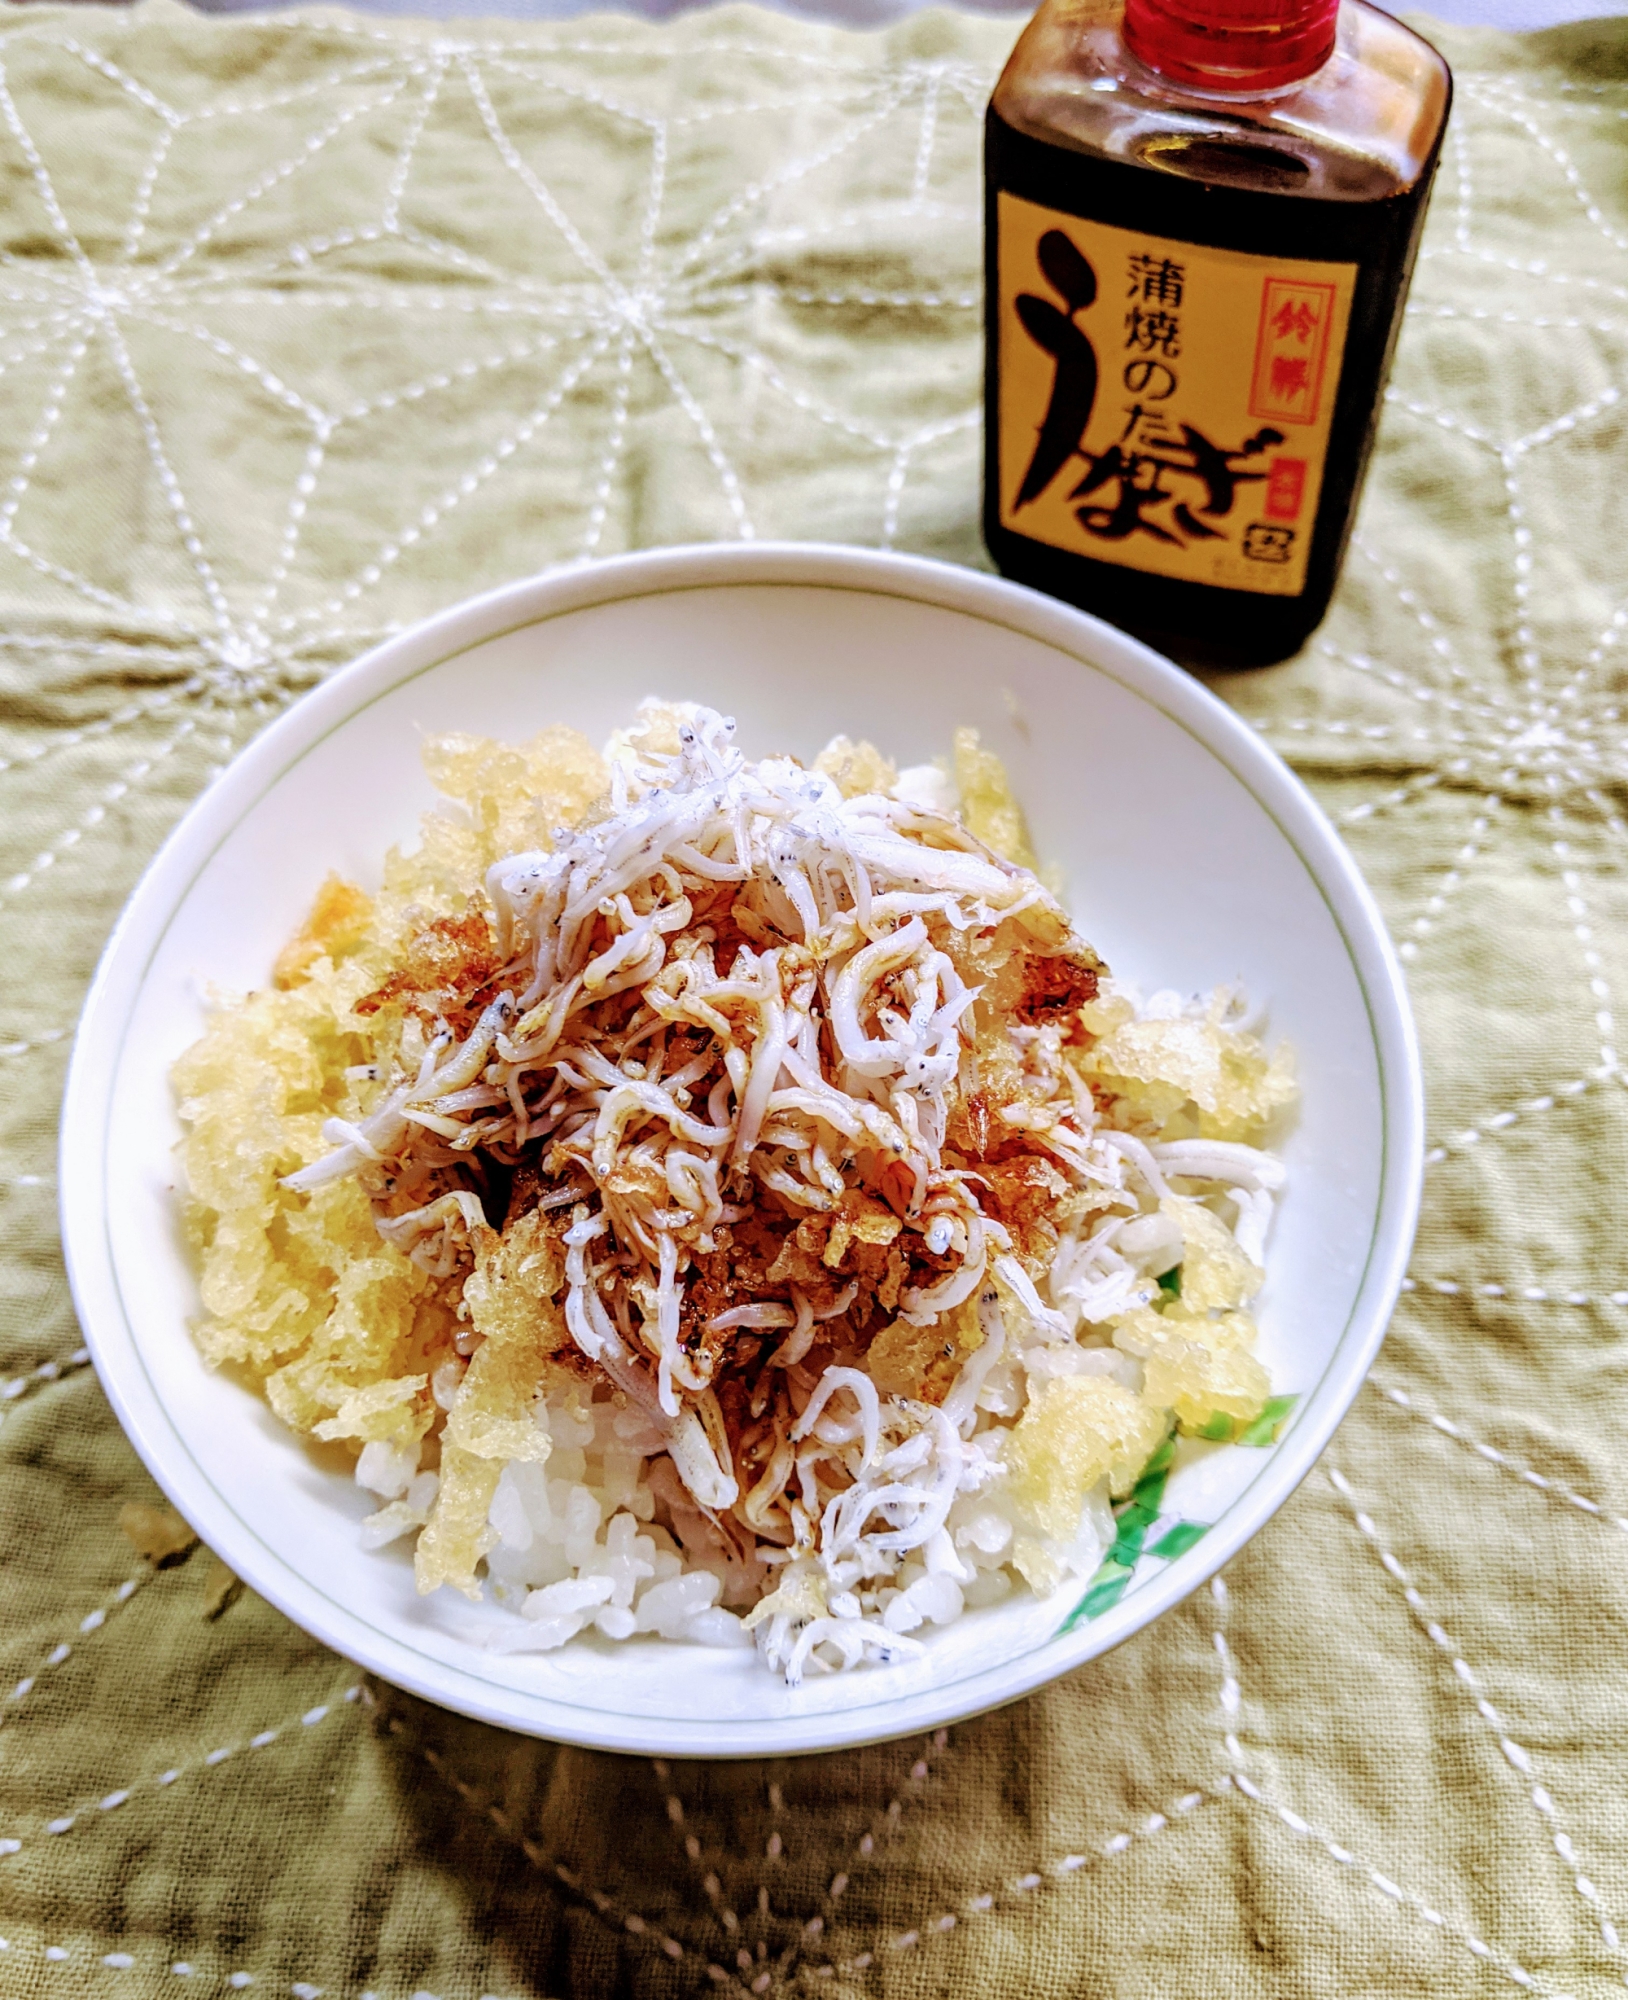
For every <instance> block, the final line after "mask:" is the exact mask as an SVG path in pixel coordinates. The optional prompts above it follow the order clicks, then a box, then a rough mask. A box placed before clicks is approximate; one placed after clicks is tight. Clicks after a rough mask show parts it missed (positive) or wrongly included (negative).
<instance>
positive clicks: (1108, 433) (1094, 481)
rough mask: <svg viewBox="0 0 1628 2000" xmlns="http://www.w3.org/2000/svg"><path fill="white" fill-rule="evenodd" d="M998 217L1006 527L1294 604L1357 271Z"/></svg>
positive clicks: (1035, 206)
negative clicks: (1292, 601) (1253, 591)
mask: <svg viewBox="0 0 1628 2000" xmlns="http://www.w3.org/2000/svg"><path fill="white" fill-rule="evenodd" d="M997 227H998V229H999V243H998V248H997V259H996V265H997V271H998V285H999V294H1000V296H999V299H998V301H992V304H994V305H995V306H996V309H997V310H998V312H999V316H1000V317H999V366H998V378H997V379H998V381H999V385H1000V387H999V395H1000V411H999V424H998V437H999V460H1000V462H999V465H998V467H997V468H995V471H996V476H997V477H998V478H999V482H1000V518H1001V523H1002V525H1003V526H1004V527H1007V528H1010V529H1012V530H1013V531H1014V532H1016V533H1017V534H1021V535H1028V536H1030V537H1031V538H1032V539H1033V540H1035V541H1038V542H1046V543H1048V544H1050V546H1051V547H1053V548H1058V549H1066V550H1068V551H1070V552H1071V553H1073V554H1076V555H1083V556H1093V557H1095V558H1096V560H1097V561H1099V562H1110V563H1119V564H1122V565H1124V566H1125V567H1126V568H1129V569H1138V570H1146V571H1149V572H1150V573H1152V574H1153V575H1155V576H1172V577H1182V578H1184V579H1186V580H1188V581H1190V582H1193V583H1208V584H1219V585H1221V586H1222V587H1224V588H1226V589H1229V590H1255V591H1262V592H1265V593H1266V594H1267V595H1269V596H1273V597H1294V596H1297V595H1298V594H1299V592H1300V591H1301V590H1302V589H1303V588H1304V586H1305V581H1306V558H1307V553H1308V550H1309V546H1310V542H1311V530H1312V524H1313V522H1314V521H1315V519H1316V517H1317V503H1318V499H1319V497H1320V495H1321V493H1322V487H1323V465H1324V460H1325V458H1326V456H1327V452H1328V435H1329V427H1330V424H1331V423H1332V421H1333V415H1334V399H1335V392H1336V390H1337V389H1338V387H1339V380H1340V363H1341V360H1342V358H1343V356H1344V352H1345V336H1346V327H1347V324H1348V323H1349V320H1350V316H1351V297H1352V293H1353V291H1354V289H1355V286H1356V277H1357V267H1356V265H1355V264H1322V263H1313V262H1308V261H1302V260H1300V259H1284V258H1278V257H1260V256H1255V255H1252V254H1249V253H1247V252H1244V251H1237V250H1215V249H1211V248H1209V247H1208V246H1207V245H1204V244H1198V243H1177V242H1172V241H1170V240H1168V239H1166V238H1164V237H1158V236H1148V235H1145V234H1143V233H1141V232H1139V231H1137V230H1132V229H1119V228H1116V227H1114V226H1112V225H1111V224H1108V223H1105V222H1091V221H1087V220H1085V219H1084V218H1083V217H1080V216H1077V215H1065V214H1063V213H1061V211H1059V210H1057V209H1052V208H1045V207H1042V206H1041V205H1040V204H1039V203H1038V202H1032V201H1025V200H1024V199H1022V197H1021V196H1018V195H1013V194H1007V193H1005V192H1002V193H1001V195H1000V196H999V202H998V208H997Z"/></svg>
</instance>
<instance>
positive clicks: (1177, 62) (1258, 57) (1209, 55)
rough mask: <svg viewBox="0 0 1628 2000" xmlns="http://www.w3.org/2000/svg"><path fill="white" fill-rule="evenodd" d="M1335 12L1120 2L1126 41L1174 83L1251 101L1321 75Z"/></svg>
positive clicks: (1330, 6)
mask: <svg viewBox="0 0 1628 2000" xmlns="http://www.w3.org/2000/svg"><path fill="white" fill-rule="evenodd" d="M1339 10H1340V9H1339V0H1125V24H1124V35H1125V42H1126V45H1127V47H1128V48H1129V49H1130V51H1131V53H1132V55H1134V56H1135V57H1136V58H1137V59H1138V60H1139V61H1140V62H1144V63H1146V64H1147V66H1148V68H1149V69H1151V70H1155V71H1157V73H1158V74H1159V75H1160V76H1162V77H1166V78H1168V79H1169V81H1170V82H1172V83H1179V84H1185V85H1187V86H1188V87H1189V88H1192V89H1195V90H1203V91H1217V92H1221V93H1223V94H1237V95H1255V94H1258V93H1260V92H1263V91H1270V90H1277V89H1281V88H1282V87H1283V86H1284V85H1286V84H1291V83H1298V82H1299V81H1300V80H1301V78H1302V77H1307V76H1310V75H1311V74H1312V72H1313V71H1314V70H1318V69H1321V68H1322V66H1323V64H1324V63H1325V62H1327V61H1328V59H1329V56H1330V55H1331V54H1332V53H1333V51H1334V37H1335V31H1336V26H1337V23H1338V17H1339Z"/></svg>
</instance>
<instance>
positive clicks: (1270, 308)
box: [1249, 278, 1334, 424]
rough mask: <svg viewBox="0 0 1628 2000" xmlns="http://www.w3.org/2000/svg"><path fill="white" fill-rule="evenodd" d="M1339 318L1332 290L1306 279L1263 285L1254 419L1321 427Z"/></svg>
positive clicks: (1252, 396) (1270, 281) (1251, 405)
mask: <svg viewBox="0 0 1628 2000" xmlns="http://www.w3.org/2000/svg"><path fill="white" fill-rule="evenodd" d="M1333 319H1334V287H1333V286H1332V285H1318V284H1311V283H1308V282H1307V281H1306V280H1304V279H1301V278H1267V279H1265V280H1264V281H1263V283H1262V285H1261V319H1260V329H1259V331H1258V332H1257V334H1256V335H1255V369H1254V374H1253V377H1252V379H1251V383H1250V393H1249V413H1250V415H1251V416H1254V417H1270V418H1272V419H1273V420H1274V421H1275V422H1277V423H1282V424H1314V423H1316V421H1317V412H1318V408H1319V405H1320V404H1321V401H1322V395H1323V365H1324V362H1325V361H1326V360H1327V357H1328V336H1329V329H1330V326H1331V325H1332V323H1333Z"/></svg>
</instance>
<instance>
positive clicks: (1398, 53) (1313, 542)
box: [984, 0, 1452, 666]
mask: <svg viewBox="0 0 1628 2000" xmlns="http://www.w3.org/2000/svg"><path fill="white" fill-rule="evenodd" d="M1451 97H1452V77H1451V75H1450V73H1449V71H1448V68H1447V65H1446V63H1445V62H1443V60H1442V59H1441V57H1440V56H1439V55H1438V54H1437V53H1436V51H1435V50H1434V49H1433V48H1431V46H1430V45H1429V43H1428V42H1425V41H1423V40H1421V39H1420V37H1419V36H1418V35H1416V34H1414V33H1412V32H1411V31H1410V30H1409V29H1407V28H1404V27H1403V26H1402V25H1401V24H1400V23H1399V22H1397V21H1394V20H1392V19H1391V18H1390V16H1389V15H1387V14H1383V13H1381V12H1380V11H1379V10H1378V9H1377V8H1375V7H1371V6H1369V5H1367V4H1366V0H1043V4H1042V6H1041V8H1040V11H1039V12H1038V13H1037V14H1036V15H1035V17H1034V19H1033V20H1032V21H1031V22H1030V23H1029V26H1028V27H1027V28H1026V29H1025V30H1024V32H1023V35H1022V36H1021V38H1020V39H1019V41H1018V44H1017V47H1016V48H1015V49H1014V50H1013V52H1012V57H1011V60H1010V61H1009V62H1008V63H1007V65H1006V69H1005V71H1004V73H1003V74H1002V76H1001V79H1000V82H999V83H998V84H997V85H996V88H995V94H994V96H993V98H992V99H991V100H990V105H989V113H988V119H987V123H986V128H985V155H984V179H985V197H986V209H985V225H984V228H985V235H984V258H985V273H984V275H985V323H986V342H987V347H986V361H985V384H984V406H985V441H984V539H985V541H986V542H987V544H988V546H989V552H990V554H991V555H992V556H993V557H994V559H995V562H996V564H997V566H998V567H999V568H1000V569H1001V571H1002V572H1003V573H1004V574H1005V575H1007V576H1010V577H1015V578H1017V579H1018V580H1019V581H1021V582H1024V583H1029V584H1033V585H1034V586H1036V587H1037V588H1038V589H1041V590H1045V591H1049V592H1051V593H1052V595H1054V596H1056V597H1062V598H1066V599H1067V600H1068V601H1069V602H1070V603H1073V604H1078V605H1081V606H1083V607H1084V608H1085V609H1087V610H1090V611H1095V612H1098V613H1100V614H1101V615H1102V616H1104V617H1106V618H1109V619H1111V620H1113V621H1114V622H1115V623H1116V624H1119V625H1122V626H1124V627H1126V628H1127V629H1129V630H1131V631H1134V632H1137V633H1139V634H1141V635H1143V636H1144V637H1146V638H1148V639H1149V640H1151V641H1152V642H1153V643H1155V644H1157V645H1161V646H1163V647H1164V648H1165V649H1166V650H1167V651H1171V652H1174V653H1175V654H1176V655H1177V657H1179V658H1185V659H1188V660H1193V661H1206V662H1212V663H1215V664H1223V665H1237V666H1254V665H1263V664H1265V663H1267V662H1268V661H1272V660H1280V659H1283V658H1285V657H1286V656H1287V655H1288V654H1290V653H1292V652H1294V651H1295V650H1296V648H1297V647H1298V646H1299V645H1300V644H1301V643H1302V642H1303V641H1304V640H1305V638H1306V637H1307V635H1308V634H1309V633H1310V632H1311V631H1312V629H1313V627H1315V626H1316V625H1317V623H1318V621H1319V620H1320V619H1321V618H1322V616H1323V613H1324V612H1325V611H1326V610H1327V608H1328V602H1329V598H1330V596H1331V595H1332V594H1333V590H1334V584H1335V580H1336V578H1337V576H1338V574H1339V568H1340V561H1341V557H1342V556H1343V554H1344V550H1345V543H1346V538H1347V535H1348V533H1349V531H1350V526H1351V517H1352V514H1353V512H1354V510H1355V507H1356V501H1357V495H1358V492H1359V490H1360V488H1361V484H1362V475H1363V470H1364V468H1365V466H1366V463H1367V459H1368V453H1369V449H1370V447H1371V445H1372V443H1373V436H1374V428H1375V424H1376V421H1377V418H1378V413H1379V402H1380V397H1381V394H1382V392H1383V389H1384V386H1385V377H1386V374H1387V373H1388V371H1389V368H1390V360H1391V351H1392V349H1393V347H1394V345H1395V342H1396V334H1397V329H1398V327H1399V326H1400V323H1401V318H1402V304H1403V300H1404V298H1405V296H1406V293H1407V286H1408V279H1409V277H1410V275H1411V272H1412V268H1413V259H1414V254H1415V252H1416V250H1417V248H1418V242H1419V233H1420V229H1421V226H1422V224H1423V221H1424V209H1425V202H1426V199H1427V197H1428V195H1429V192H1430V184H1431V181H1432V179H1433V177H1434V174H1435V170H1436V162H1437V158H1438V156H1439V154H1440V151H1441V141H1442V134H1443V131H1444V130H1445V127H1446V123H1447V112H1448V106H1449V103H1450V101H1451Z"/></svg>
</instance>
